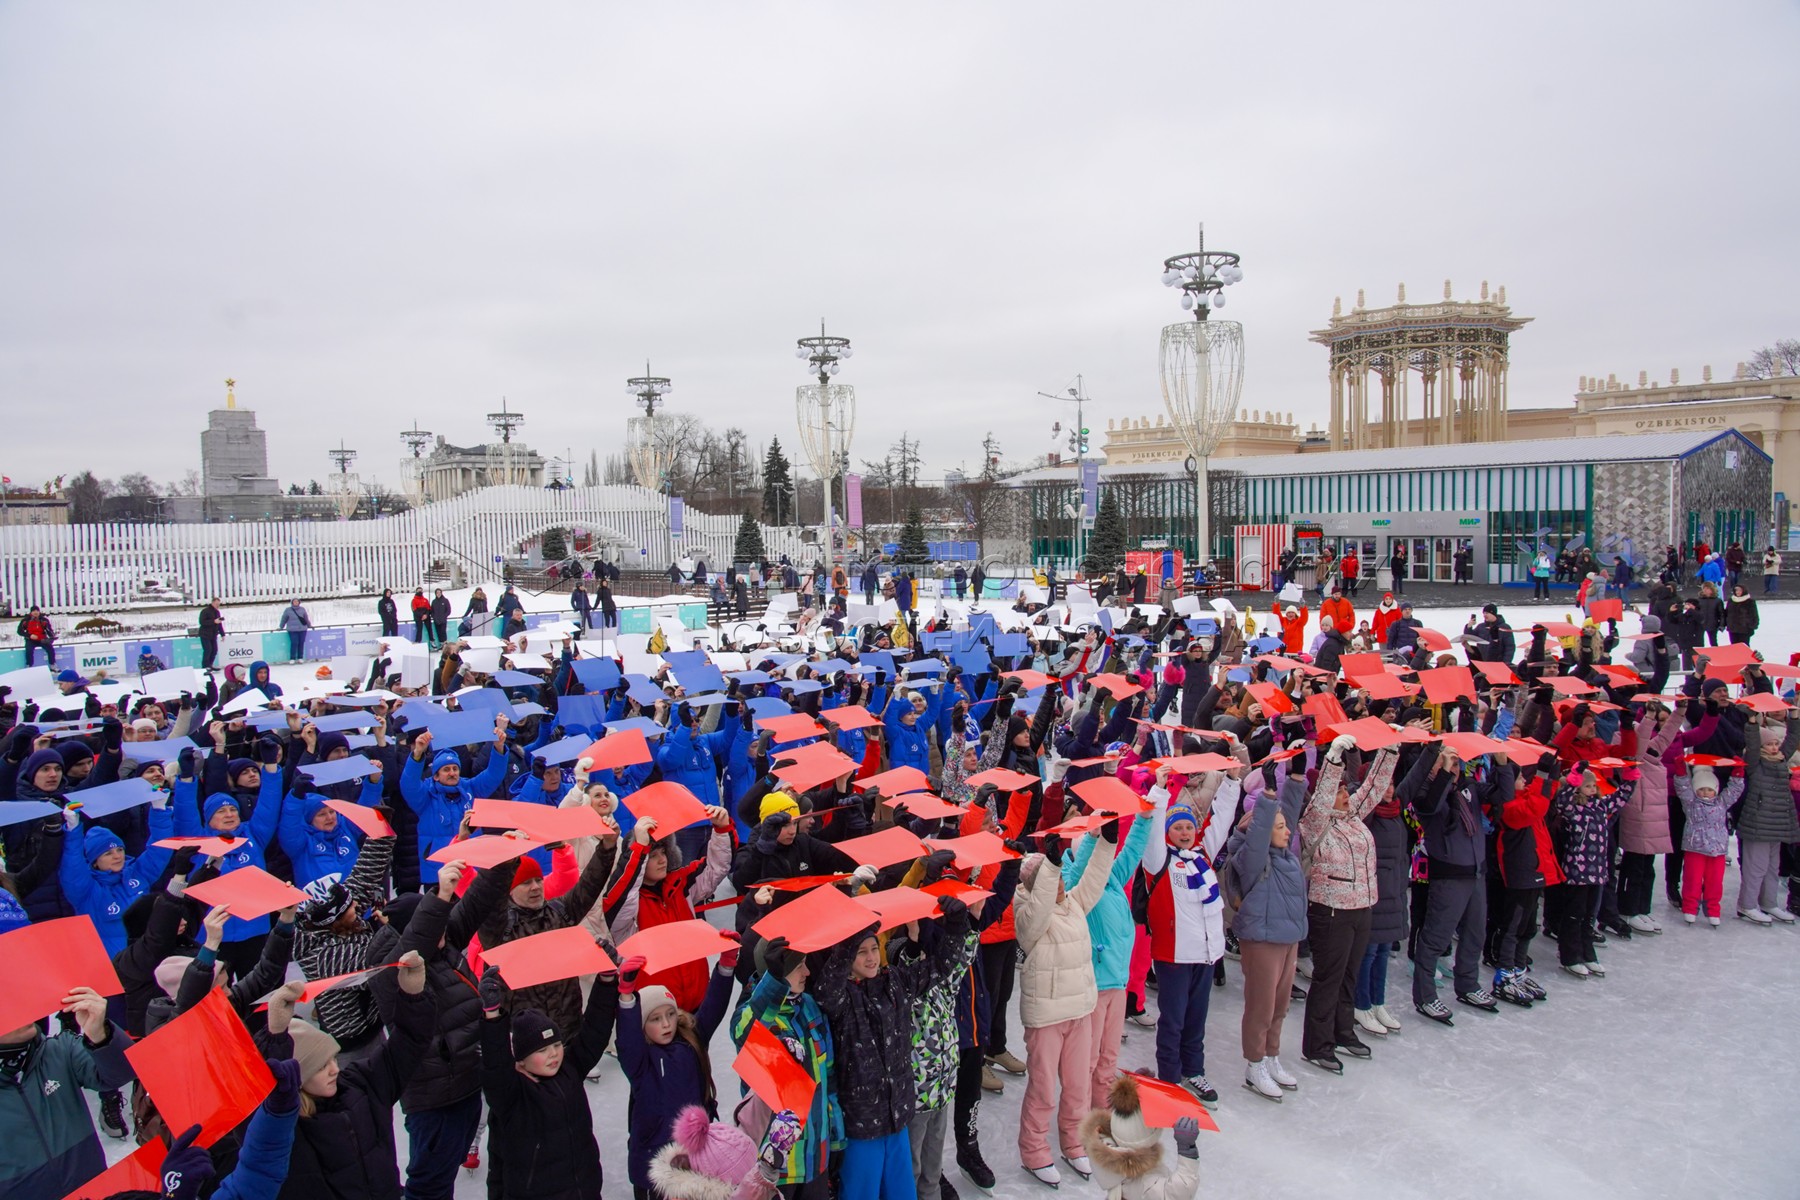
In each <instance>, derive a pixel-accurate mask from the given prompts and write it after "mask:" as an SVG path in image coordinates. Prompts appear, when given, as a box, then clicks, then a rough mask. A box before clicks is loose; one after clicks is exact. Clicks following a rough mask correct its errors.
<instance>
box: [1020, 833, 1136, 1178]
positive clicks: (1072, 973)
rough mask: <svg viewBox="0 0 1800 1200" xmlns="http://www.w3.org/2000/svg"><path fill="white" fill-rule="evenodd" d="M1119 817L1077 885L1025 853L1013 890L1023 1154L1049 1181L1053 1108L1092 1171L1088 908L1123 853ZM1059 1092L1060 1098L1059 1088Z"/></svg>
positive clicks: (1065, 1138) (1079, 1165)
mask: <svg viewBox="0 0 1800 1200" xmlns="http://www.w3.org/2000/svg"><path fill="white" fill-rule="evenodd" d="M1118 838H1119V823H1118V822H1117V821H1116V820H1115V821H1109V822H1108V823H1107V824H1106V825H1105V826H1104V827H1103V828H1102V830H1101V836H1100V838H1099V839H1098V844H1097V845H1095V847H1094V852H1093V854H1092V855H1091V856H1090V857H1089V858H1088V861H1087V866H1086V867H1085V868H1083V870H1082V872H1081V880H1080V882H1079V883H1077V884H1076V885H1075V889H1074V890H1073V891H1068V892H1065V890H1064V888H1063V880H1062V872H1061V871H1059V870H1057V869H1056V868H1055V867H1054V866H1051V867H1049V868H1048V869H1046V868H1045V866H1044V863H1045V859H1044V856H1043V855H1041V854H1033V855H1030V856H1029V857H1027V858H1026V859H1025V861H1024V863H1023V864H1022V865H1021V866H1020V869H1019V890H1018V892H1017V893H1016V894H1015V895H1014V897H1013V925H1014V928H1015V929H1016V931H1017V934H1018V940H1019V946H1020V948H1021V949H1023V950H1024V951H1025V963H1024V965H1023V966H1021V967H1020V968H1019V1018H1020V1022H1021V1023H1022V1024H1023V1025H1024V1026H1025V1075H1026V1082H1025V1102H1024V1104H1023V1106H1022V1107H1021V1109H1020V1112H1019V1161H1020V1163H1021V1164H1023V1166H1024V1167H1025V1169H1026V1170H1027V1171H1030V1172H1031V1173H1032V1174H1033V1175H1034V1176H1036V1177H1037V1178H1038V1180H1039V1181H1040V1182H1043V1183H1047V1184H1049V1185H1051V1186H1052V1187H1055V1186H1058V1185H1060V1184H1061V1182H1062V1173H1061V1172H1060V1171H1058V1170H1057V1167H1056V1162H1055V1160H1054V1159H1052V1158H1051V1157H1050V1110H1051V1109H1052V1108H1055V1109H1056V1110H1057V1121H1056V1125H1057V1134H1058V1139H1059V1140H1060V1141H1061V1143H1062V1151H1063V1158H1064V1159H1065V1160H1067V1161H1068V1162H1069V1165H1070V1166H1072V1167H1074V1168H1075V1169H1076V1170H1078V1171H1080V1172H1081V1174H1083V1175H1087V1174H1089V1173H1090V1171H1091V1170H1092V1168H1091V1167H1090V1166H1089V1164H1088V1160H1087V1156H1086V1154H1085V1153H1084V1152H1083V1150H1082V1148H1081V1121H1082V1118H1083V1117H1085V1116H1086V1115H1087V1113H1088V1100H1089V1098H1090V1096H1091V1079H1090V1076H1091V1075H1092V1073H1093V1067H1094V1064H1093V1048H1092V1037H1091V1033H1092V1022H1091V1021H1090V1020H1089V1017H1091V1016H1092V1015H1093V1012H1094V1008H1095V1007H1096V1006H1097V1005H1098V1004H1099V1002H1100V993H1099V991H1098V989H1097V987H1096V985H1095V983H1094V944H1093V940H1092V939H1091V938H1090V937H1089V936H1088V922H1087V915H1088V913H1089V912H1090V911H1091V910H1092V909H1093V907H1094V906H1095V905H1096V904H1099V903H1100V897H1101V896H1102V895H1103V894H1104V893H1105V891H1106V883H1107V880H1108V878H1109V877H1110V876H1111V874H1112V864H1113V858H1114V856H1115V855H1116V854H1117V853H1118V849H1119V847H1118ZM1059 1090H1060V1092H1061V1098H1060V1103H1059V1102H1058V1095H1057V1093H1058V1091H1059Z"/></svg>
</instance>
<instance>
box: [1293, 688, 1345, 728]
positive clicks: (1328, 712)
mask: <svg viewBox="0 0 1800 1200" xmlns="http://www.w3.org/2000/svg"><path fill="white" fill-rule="evenodd" d="M1300 711H1301V712H1303V713H1305V714H1306V715H1307V716H1309V717H1311V718H1312V719H1313V724H1315V725H1317V726H1319V727H1320V728H1323V727H1325V726H1327V725H1338V724H1341V723H1343V722H1344V721H1348V720H1349V719H1350V716H1349V714H1348V713H1346V712H1345V711H1344V706H1343V705H1342V704H1339V703H1338V698H1337V697H1336V696H1334V695H1332V694H1331V693H1330V692H1315V693H1314V694H1313V695H1310V696H1308V697H1307V698H1306V701H1305V703H1303V704H1302V705H1301V706H1300Z"/></svg>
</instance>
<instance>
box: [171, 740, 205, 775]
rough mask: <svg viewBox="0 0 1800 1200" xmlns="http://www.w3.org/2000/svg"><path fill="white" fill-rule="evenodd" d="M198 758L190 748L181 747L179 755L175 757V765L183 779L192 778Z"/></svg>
mask: <svg viewBox="0 0 1800 1200" xmlns="http://www.w3.org/2000/svg"><path fill="white" fill-rule="evenodd" d="M199 757H200V756H199V755H198V754H196V753H195V752H194V748H193V747H192V746H183V747H182V748H181V753H180V754H179V755H177V756H176V758H175V763H176V766H177V767H178V768H179V773H180V775H181V777H182V778H183V779H192V778H193V777H194V768H195V767H196V766H197V765H198V763H199Z"/></svg>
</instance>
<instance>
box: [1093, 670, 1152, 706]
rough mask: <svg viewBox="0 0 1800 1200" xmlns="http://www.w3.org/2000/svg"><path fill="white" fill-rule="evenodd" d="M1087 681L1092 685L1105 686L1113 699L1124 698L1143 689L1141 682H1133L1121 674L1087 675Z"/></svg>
mask: <svg viewBox="0 0 1800 1200" xmlns="http://www.w3.org/2000/svg"><path fill="white" fill-rule="evenodd" d="M1088 683H1089V685H1091V686H1093V687H1097V688H1105V689H1106V690H1107V691H1108V692H1109V693H1111V694H1112V698H1113V699H1114V700H1124V699H1126V698H1128V697H1131V696H1135V695H1137V694H1138V693H1139V692H1141V691H1143V690H1144V689H1143V686H1142V685H1141V684H1136V683H1133V682H1131V680H1129V679H1127V678H1125V677H1124V676H1123V675H1104V674H1103V675H1089V676H1088Z"/></svg>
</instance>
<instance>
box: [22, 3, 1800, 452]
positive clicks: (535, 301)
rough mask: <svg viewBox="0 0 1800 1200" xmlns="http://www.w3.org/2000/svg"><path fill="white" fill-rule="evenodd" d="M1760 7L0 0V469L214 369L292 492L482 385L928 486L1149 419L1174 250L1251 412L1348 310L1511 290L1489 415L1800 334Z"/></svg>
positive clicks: (1783, 35)
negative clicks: (823, 453)
mask: <svg viewBox="0 0 1800 1200" xmlns="http://www.w3.org/2000/svg"><path fill="white" fill-rule="evenodd" d="M1796 44H1800V10H1797V9H1796V7H1795V6H1794V5H1793V4H1787V3H1754V2H1747V3H1727V4H1717V5H1695V4H1692V3H1685V4H1671V3H1641V2H1633V3H1608V4H1601V3H1594V4H1579V5H1570V4H1566V3H1555V4H1530V3H1515V4H1509V5H1503V6H1494V5H1445V4H1436V3H1431V4H1417V5H1382V4H1313V5H1298V4H1296V5H1287V4H1283V5H1237V6H1231V7H1230V8H1229V9H1228V8H1227V7H1226V6H1223V5H1217V4H1204V3H1193V2H1191V0H1190V2H1187V3H1180V4H1120V5H1086V4H1084V5H1075V4H1056V3H1031V4H1025V3H1005V4H1001V3H995V4H982V5H969V4H918V3H915V4H906V5H898V4H896V5H883V6H874V5H848V4H836V5H823V4H821V5H804V4H780V5H770V4H754V3H752V4H723V3H720V4H701V3H690V4H680V5H647V4H645V5H595V4H587V3H583V4H571V5H552V4H530V5H502V6H496V5H476V4H444V3H432V4H414V5H409V4H398V3H395V4H381V5H366V4H342V5H330V4H306V5H243V4H223V3H220V4H202V3H163V4H154V5H139V4H125V3H114V4H96V3H73V2H64V0H36V2H31V0H27V2H19V0H15V2H13V3H9V4H6V5H4V6H0V163H4V168H3V169H4V176H5V183H4V186H0V231H3V232H0V238H3V239H4V252H3V253H0V264H3V265H0V406H3V409H4V412H5V414H6V429H7V437H6V439H5V443H4V444H5V449H4V451H0V460H3V461H0V470H3V471H5V473H7V474H9V475H11V476H12V477H13V479H14V480H15V481H18V482H22V483H24V482H36V481H38V480H41V479H43V478H46V477H48V476H51V475H55V474H58V473H63V472H73V471H76V470H80V469H82V468H92V469H93V470H95V471H96V472H97V473H101V474H105V475H117V474H119V473H122V472H126V471H132V470H143V471H146V472H148V473H149V474H150V475H151V476H152V477H154V478H156V479H158V480H165V479H172V478H177V477H179V476H180V475H181V473H182V472H183V471H185V470H186V469H188V468H190V467H196V466H198V461H199V439H198V433H199V430H200V429H201V427H202V426H203V425H204V423H205V413H206V410H207V409H209V408H212V407H216V406H217V405H218V403H219V401H220V398H221V397H222V394H223V388H222V385H221V382H220V381H221V380H222V379H223V378H224V377H225V376H226V375H228V374H229V375H234V376H236V377H237V379H238V380H239V381H240V383H239V396H240V401H241V403H243V404H244V405H245V406H247V407H251V408H254V409H256V410H257V412H258V414H259V419H260V422H261V424H262V426H263V427H264V428H265V429H267V430H268V431H269V434H270V445H271V460H272V461H271V466H272V467H273V469H274V472H275V473H276V474H277V475H279V476H281V477H282V478H283V479H284V480H287V479H294V478H300V479H305V478H308V477H321V478H322V477H323V475H324V474H325V473H326V472H327V471H329V469H330V467H329V464H328V462H327V460H326V458H325V450H326V448H327V447H328V446H334V445H336V444H337V442H338V439H339V438H340V437H341V438H343V439H344V440H345V441H346V442H347V443H348V444H349V445H351V446H352V447H353V448H356V449H359V450H361V451H362V452H363V460H362V462H361V464H359V465H360V467H361V468H362V469H363V470H364V472H365V474H376V475H382V476H385V477H387V478H389V479H390V480H391V479H393V478H394V476H395V475H396V471H397V463H398V460H399V458H400V456H401V453H402V450H401V447H400V444H399V442H398V439H397V437H396V434H397V432H398V431H399V430H400V429H401V428H403V427H405V426H407V425H409V424H410V423H411V422H412V421H414V420H415V419H417V420H418V421H419V423H420V424H422V425H424V426H425V427H427V428H429V429H433V430H436V431H439V432H442V433H445V434H447V435H448V436H449V437H450V438H451V440H453V441H459V442H463V443H465V444H467V443H474V442H477V441H481V440H483V439H484V437H485V433H486V430H485V427H484V426H483V424H482V420H481V418H482V415H483V414H485V413H486V412H488V411H489V410H490V409H493V408H495V407H497V405H498V401H499V398H500V397H501V396H502V395H505V396H507V397H508V398H509V400H510V401H511V403H513V404H514V405H515V406H516V407H518V408H521V409H523V410H524V411H525V412H526V413H527V415H528V426H527V440H528V442H529V443H530V444H531V445H532V446H533V447H534V448H537V449H539V450H541V451H543V452H545V453H548V454H557V453H560V452H561V451H562V449H563V448H564V447H565V446H567V447H573V448H574V450H575V453H576V455H577V456H581V457H585V455H586V452H587V450H588V449H589V448H590V447H592V448H596V449H598V450H600V452H601V453H602V454H605V453H608V452H609V451H610V450H612V449H614V448H616V445H617V442H618V441H619V439H620V438H621V436H622V434H623V430H624V420H625V417H626V416H627V415H628V411H629V401H628V400H627V398H626V397H625V394H624V385H623V381H624V379H625V378H626V376H628V375H631V374H635V373H637V372H638V371H639V370H640V369H641V368H642V366H643V363H644V360H645V359H646V358H649V359H650V360H651V362H652V364H653V366H654V367H655V368H656V370H657V372H658V373H661V374H667V375H670V376H672V377H673V378H674V380H675V385H676V389H677V391H676V395H675V400H676V407H678V408H680V409H683V410H687V411H692V412H694V413H696V414H698V415H700V416H702V417H703V418H705V419H706V420H708V421H709V422H713V423H716V424H720V425H723V424H727V423H735V424H739V425H742V426H744V427H745V428H746V430H747V431H748V432H749V434H750V436H751V438H752V439H753V440H755V441H757V442H762V441H766V440H767V438H768V437H769V436H771V435H779V436H780V437H781V438H782V440H783V442H784V443H789V444H791V443H792V441H793V432H794V417H793V394H794V393H793V389H794V386H795V385H796V384H798V383H801V382H803V379H802V378H801V375H800V370H799V367H800V364H798V363H797V362H796V361H795V359H794V357H793V353H792V346H793V339H794V338H796V337H798V336H801V335H804V334H806V333H808V332H810V331H816V329H817V325H818V321H819V318H820V317H821V316H823V317H825V318H826V319H827V321H828V322H829V327H830V330H831V331H832V332H834V333H843V334H847V335H849V336H850V337H852V338H853V339H854V340H855V344H856V348H857V354H856V357H855V358H854V360H852V362H851V363H850V364H849V365H848V369H847V370H846V371H845V373H844V374H843V375H841V376H840V377H839V382H849V383H853V384H855V386H856V388H857V392H858V397H859V404H860V415H859V419H858V427H857V433H856V443H855V447H854V453H855V454H856V456H857V457H859V458H860V457H863V456H868V457H879V455H880V452H881V449H882V448H883V447H885V446H887V445H888V444H890V443H892V442H893V441H894V440H895V439H896V438H897V437H898V436H899V435H900V434H901V432H902V431H910V432H911V433H912V434H914V435H916V436H918V437H919V438H920V439H921V441H922V443H923V453H924V456H925V459H926V462H927V464H928V468H929V469H930V470H931V471H933V472H935V471H939V470H942V469H943V468H946V467H953V466H956V465H957V464H959V463H965V462H966V463H968V464H970V465H974V464H975V463H976V462H977V461H978V458H979V442H980V440H981V437H982V435H983V433H984V432H986V431H987V430H989V429H992V430H993V431H994V432H995V434H996V436H998V437H999V439H1000V441H1001V443H1002V446H1003V449H1004V451H1005V453H1006V456H1007V457H1008V458H1009V459H1014V460H1024V459H1026V458H1028V457H1030V456H1032V455H1035V454H1039V453H1042V452H1043V451H1045V450H1047V449H1049V448H1050V439H1049V425H1050V422H1051V421H1052V420H1055V419H1057V418H1059V417H1065V416H1066V414H1065V413H1064V412H1062V411H1059V409H1060V407H1061V406H1059V405H1056V404H1054V403H1053V402H1051V401H1047V400H1039V399H1037V398H1036V396H1035V395H1034V393H1035V392H1036V391H1038V390H1039V389H1040V388H1041V389H1044V390H1059V389H1060V388H1062V387H1063V386H1065V385H1066V384H1067V383H1069V382H1070V381H1072V379H1073V377H1074V375H1075V374H1076V373H1077V372H1081V373H1083V374H1084V375H1085V377H1086V379H1087V383H1088V387H1089V389H1090V391H1091V392H1092V393H1093V394H1094V395H1095V396H1096V397H1098V398H1099V401H1100V403H1099V404H1098V406H1097V407H1096V408H1095V409H1094V410H1092V412H1091V414H1090V417H1089V424H1090V426H1093V427H1095V428H1096V431H1098V430H1100V429H1104V427H1105V422H1106V419H1107V418H1108V417H1124V416H1129V415H1140V414H1151V413H1155V412H1157V411H1159V410H1160V408H1161V395H1160V391H1159V386H1158V383H1157V337H1158V331H1159V329H1160V327H1161V326H1162V325H1164V324H1167V323H1170V322H1173V321H1175V320H1177V319H1178V318H1179V317H1180V315H1181V314H1180V312H1179V310H1178V309H1177V308H1176V307H1175V305H1174V303H1173V296H1172V294H1171V293H1170V292H1168V291H1166V290H1165V289H1163V288H1162V287H1161V286H1160V284H1159V282H1158V279H1157V276H1158V274H1159V272H1160V270H1161V265H1160V263H1161V259H1162V258H1163V257H1165V256H1166V255H1169V254H1172V253H1176V252H1178V251H1180V250H1184V249H1189V248H1191V245H1192V242H1193V238H1194V226H1195V223H1196V221H1198V220H1200V219H1204V220H1205V221H1206V223H1207V230H1208V236H1209V240H1210V241H1211V242H1212V243H1213V244H1215V245H1219V246H1222V247H1225V248H1230V249H1235V250H1237V251H1239V252H1240V253H1242V254H1243V255H1244V263H1245V271H1246V280H1245V282H1244V283H1242V284H1240V285H1238V286H1237V287H1236V288H1235V289H1233V291H1232V294H1231V297H1230V299H1231V305H1230V306H1229V307H1228V308H1227V309H1226V310H1225V312H1224V313H1223V314H1221V315H1223V316H1229V317H1235V318H1237V319H1239V320H1241V321H1243V322H1244V325H1245V330H1246V333H1245V336H1246V341H1247V344H1248V352H1247V357H1248V367H1247V373H1246V383H1245V388H1244V404H1245V406H1246V407H1254V408H1262V409H1268V408H1274V409H1279V410H1292V411H1294V412H1295V413H1296V414H1297V415H1298V416H1299V417H1300V418H1301V420H1302V422H1303V423H1308V422H1310V421H1312V420H1318V421H1321V422H1322V421H1323V420H1324V417H1325V412H1326V387H1325V352H1324V351H1323V350H1322V349H1321V348H1319V347H1316V346H1312V345H1310V344H1308V343H1307V341H1306V333H1307V331H1308V330H1310V329H1314V328H1318V327H1321V326H1322V325H1323V324H1324V322H1325V320H1326V318H1327V317H1328V316H1329V314H1330V311H1331V303H1332V298H1333V296H1335V295H1342V296H1344V297H1345V298H1346V301H1348V299H1349V298H1350V297H1351V296H1353V295H1354V293H1355V291H1356V289H1357V288H1358V287H1359V286H1360V287H1365V288H1367V289H1368V290H1369V299H1370V302H1371V303H1389V302H1391V301H1392V299H1393V296H1394V286H1395V284H1396V283H1398V282H1400V281H1402V280H1404V281H1405V282H1406V283H1407V284H1408V288H1409V297H1410V298H1412V299H1415V300H1417V299H1427V298H1430V297H1433V296H1436V295H1439V294H1441V289H1442V287H1443V281H1444V280H1445V278H1450V279H1452V280H1454V281H1455V284H1456V289H1457V293H1458V295H1459V296H1461V297H1465V298H1466V297H1471V296H1472V295H1473V294H1474V292H1475V290H1476V289H1477V288H1478V286H1479V284H1480V281H1481V280H1482V279H1488V280H1491V281H1493V283H1495V284H1496V285H1498V284H1500V283H1505V284H1506V285H1507V288H1508V299H1509V300H1510V301H1511V303H1512V304H1513V306H1514V308H1515V310H1516V311H1518V312H1520V313H1522V314H1524V315H1529V316H1532V317H1535V318H1536V320H1535V322H1534V323H1533V324H1532V325H1530V326H1529V327H1527V328H1526V329H1525V330H1524V331H1523V332H1522V333H1520V334H1518V335H1517V336H1516V337H1515V339H1514V342H1513V373H1512V389H1511V395H1512V402H1513V404H1514V405H1515V406H1518V407H1535V406H1543V405H1551V404H1560V403H1566V402H1568V400H1569V398H1570V396H1571V394H1572V392H1573V391H1574V387H1575V383H1576V378H1577V376H1579V375H1581V374H1584V373H1586V374H1601V375H1604V374H1606V373H1608V372H1616V373H1618V374H1619V376H1620V377H1621V378H1630V379H1633V380H1635V378H1636V375H1637V372H1638V371H1639V370H1640V369H1649V370H1650V371H1651V372H1652V374H1653V376H1658V377H1662V378H1666V377H1667V372H1668V369H1669V368H1670V367H1671V366H1678V367H1680V368H1682V369H1683V370H1684V371H1689V372H1692V377H1695V378H1697V377H1698V373H1699V368H1700V366H1701V365H1702V364H1704V363H1712V364H1713V365H1714V366H1715V368H1718V369H1721V370H1725V371H1729V370H1730V366H1731V364H1733V363H1734V362H1736V361H1737V360H1739V359H1742V358H1744V357H1747V356H1748V354H1749V352H1750V351H1751V350H1753V349H1754V348H1755V347H1757V346H1759V345H1762V344H1765V343H1767V342H1770V341H1773V340H1774V339H1776V338H1778V337H1787V336H1796V335H1800V305H1797V304H1796V302H1795V299H1794V295H1795V293H1794V288H1793V284H1792V268H1793V264H1794V262H1795V261H1796V258H1797V257H1800V255H1797V251H1800V232H1797V229H1800V223H1797V222H1796V221H1795V218H1794V201H1795V198H1796V195H1797V194H1800V188H1797V187H1796V182H1797V180H1796V176H1797V175H1800V167H1797V166H1796V159H1795V155H1794V153H1793V128H1794V119H1795V115H1796V114H1797V113H1800V77H1797V76H1796V74H1795V72H1794V71H1793V70H1792V61H1793V48H1794V46H1795V45H1796Z"/></svg>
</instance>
